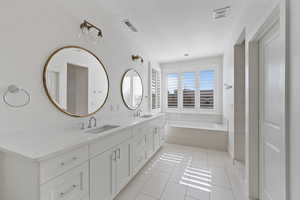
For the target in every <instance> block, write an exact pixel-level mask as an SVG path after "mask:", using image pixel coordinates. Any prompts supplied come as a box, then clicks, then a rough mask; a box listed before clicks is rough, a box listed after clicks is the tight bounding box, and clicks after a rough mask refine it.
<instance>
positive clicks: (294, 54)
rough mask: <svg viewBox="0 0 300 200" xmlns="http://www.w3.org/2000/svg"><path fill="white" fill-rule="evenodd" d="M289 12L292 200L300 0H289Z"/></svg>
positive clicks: (299, 109)
mask: <svg viewBox="0 0 300 200" xmlns="http://www.w3.org/2000/svg"><path fill="white" fill-rule="evenodd" d="M288 2H289V4H290V5H289V12H288V18H289V19H290V22H289V34H288V36H289V44H290V47H289V52H290V55H289V61H290V65H289V74H290V79H289V86H290V89H289V91H290V95H289V97H290V102H289V107H290V109H289V110H290V114H289V119H290V123H289V125H290V131H289V137H290V149H289V150H290V186H291V190H290V192H289V193H290V200H298V199H299V197H300V190H299V185H300V172H299V169H300V156H299V155H300V145H299V142H300V134H299V130H300V125H299V124H300V123H299V120H300V105H299V102H300V83H299V74H300V66H299V63H300V39H299V36H300V26H299V19H300V12H299V10H300V1H299V0H289V1H288Z"/></svg>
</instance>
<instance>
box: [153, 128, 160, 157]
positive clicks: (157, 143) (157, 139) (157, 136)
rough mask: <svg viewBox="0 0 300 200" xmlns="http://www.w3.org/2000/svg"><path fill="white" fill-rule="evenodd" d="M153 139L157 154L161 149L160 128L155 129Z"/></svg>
mask: <svg viewBox="0 0 300 200" xmlns="http://www.w3.org/2000/svg"><path fill="white" fill-rule="evenodd" d="M153 137H154V151H155V152H156V151H157V150H158V149H159V147H160V134H159V128H155V129H154V133H153Z"/></svg>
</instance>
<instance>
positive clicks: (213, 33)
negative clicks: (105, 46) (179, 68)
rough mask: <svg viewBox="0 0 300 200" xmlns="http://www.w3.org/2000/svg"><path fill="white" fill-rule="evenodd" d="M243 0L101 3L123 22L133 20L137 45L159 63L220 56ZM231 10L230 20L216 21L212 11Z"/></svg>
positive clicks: (127, 0)
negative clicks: (186, 55)
mask: <svg viewBox="0 0 300 200" xmlns="http://www.w3.org/2000/svg"><path fill="white" fill-rule="evenodd" d="M242 2H243V1H242V0H109V1H107V0H106V1H104V0H102V1H101V0H100V1H99V2H98V3H101V6H102V7H104V8H105V9H108V10H110V11H111V12H112V14H113V16H114V17H116V18H118V20H119V21H122V20H123V19H129V20H130V21H131V22H132V24H134V25H135V26H136V27H137V29H138V31H139V32H138V33H132V34H134V35H135V37H136V39H137V41H138V42H139V43H141V45H144V46H145V49H146V50H147V53H148V54H149V55H150V56H151V57H152V58H153V59H155V60H157V61H159V62H169V61H175V60H182V59H187V57H184V54H185V53H188V54H189V55H190V56H189V57H188V59H191V58H196V57H205V56H212V55H220V54H223V52H224V47H225V43H226V40H227V39H228V37H229V36H230V34H231V30H232V27H233V24H234V23H235V21H236V20H238V17H239V16H240V10H241V9H240V8H241V6H242V5H241V4H242ZM225 6H231V7H232V8H231V14H230V16H229V17H228V18H226V19H221V20H217V21H215V20H213V18H212V11H213V10H214V9H217V8H221V7H225Z"/></svg>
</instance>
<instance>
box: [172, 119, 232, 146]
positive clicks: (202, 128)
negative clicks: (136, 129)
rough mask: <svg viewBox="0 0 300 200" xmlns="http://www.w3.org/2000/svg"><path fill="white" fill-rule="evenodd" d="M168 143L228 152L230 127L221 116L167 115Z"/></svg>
mask: <svg viewBox="0 0 300 200" xmlns="http://www.w3.org/2000/svg"><path fill="white" fill-rule="evenodd" d="M167 121H168V125H167V129H166V141H167V142H168V143H173V144H180V145H187V146H195V147H200V148H206V149H214V150H219V151H227V149H228V127H227V122H226V121H225V120H223V119H222V116H220V115H214V114H206V115H205V114H195V113H193V114H180V113H168V114H167Z"/></svg>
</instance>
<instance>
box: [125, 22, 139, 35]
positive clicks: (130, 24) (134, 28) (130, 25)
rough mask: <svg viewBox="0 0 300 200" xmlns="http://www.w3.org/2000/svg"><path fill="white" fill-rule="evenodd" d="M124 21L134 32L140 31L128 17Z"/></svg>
mask: <svg viewBox="0 0 300 200" xmlns="http://www.w3.org/2000/svg"><path fill="white" fill-rule="evenodd" d="M123 23H124V24H125V25H126V26H127V27H128V28H129V29H130V30H132V31H133V32H138V30H137V28H136V27H135V26H134V25H133V24H132V23H131V22H130V21H129V20H128V19H125V20H124V21H123Z"/></svg>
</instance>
